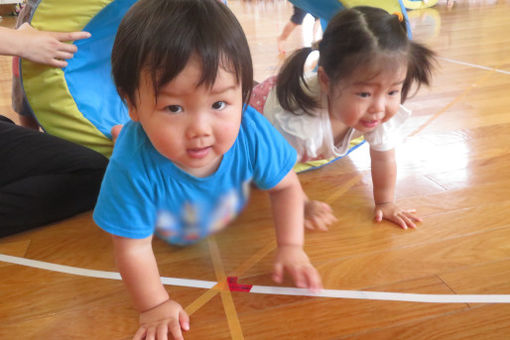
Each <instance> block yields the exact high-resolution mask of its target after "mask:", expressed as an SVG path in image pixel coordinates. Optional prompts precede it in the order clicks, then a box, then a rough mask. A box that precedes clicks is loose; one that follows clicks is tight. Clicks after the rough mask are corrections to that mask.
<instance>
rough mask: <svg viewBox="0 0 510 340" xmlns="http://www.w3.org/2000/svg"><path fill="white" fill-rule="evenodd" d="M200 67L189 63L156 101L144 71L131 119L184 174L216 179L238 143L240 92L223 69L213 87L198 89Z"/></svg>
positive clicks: (200, 65) (130, 111)
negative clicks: (224, 159)
mask: <svg viewBox="0 0 510 340" xmlns="http://www.w3.org/2000/svg"><path fill="white" fill-rule="evenodd" d="M201 75H202V64H201V62H200V60H199V59H198V58H196V57H194V58H190V60H189V61H188V64H187V65H186V67H185V68H184V69H183V70H182V71H181V73H179V74H178V75H177V77H175V78H174V79H172V81H170V82H169V83H168V84H166V85H164V86H163V87H162V88H161V89H160V91H159V94H158V98H157V102H156V98H155V96H154V88H153V85H152V79H151V78H150V76H149V74H147V72H142V76H141V80H140V87H139V89H138V92H137V94H136V98H137V102H136V107H135V106H134V105H131V104H129V103H128V108H129V114H130V117H131V119H133V120H134V121H139V122H140V123H141V124H142V126H143V129H144V131H145V133H146V134H147V136H148V137H149V139H150V141H151V143H152V145H153V146H154V147H155V148H156V150H158V152H159V153H161V154H162V155H163V156H165V157H166V158H168V159H170V160H171V161H172V162H174V164H176V165H177V166H178V167H180V168H181V169H182V170H184V171H186V172H188V173H190V174H191V175H194V176H197V177H204V176H208V175H210V174H212V173H213V172H214V171H216V169H217V168H218V166H219V164H220V162H221V159H222V156H223V154H225V153H226V152H227V151H228V150H229V149H230V147H231V146H232V145H233V144H234V141H235V140H236V138H237V134H238V132H239V126H240V124H241V112H242V106H243V103H242V90H241V85H240V84H238V83H237V82H236V79H235V76H234V75H233V74H232V73H229V72H226V71H225V70H223V69H222V68H220V69H219V70H218V75H217V77H216V81H215V83H214V85H213V86H212V87H211V88H209V87H207V86H205V85H201V86H200V87H196V84H197V83H198V81H199V80H200V78H201Z"/></svg>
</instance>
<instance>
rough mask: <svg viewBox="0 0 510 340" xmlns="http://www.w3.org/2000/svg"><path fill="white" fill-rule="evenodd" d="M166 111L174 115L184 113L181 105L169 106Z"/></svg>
mask: <svg viewBox="0 0 510 340" xmlns="http://www.w3.org/2000/svg"><path fill="white" fill-rule="evenodd" d="M166 110H167V111H170V112H172V113H179V112H182V111H183V110H182V106H180V105H168V106H167V107H166Z"/></svg>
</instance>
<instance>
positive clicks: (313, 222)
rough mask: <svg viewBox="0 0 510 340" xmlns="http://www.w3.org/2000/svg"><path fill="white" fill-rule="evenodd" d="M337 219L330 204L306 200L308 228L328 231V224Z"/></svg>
mask: <svg viewBox="0 0 510 340" xmlns="http://www.w3.org/2000/svg"><path fill="white" fill-rule="evenodd" d="M336 221H337V219H336V217H335V216H334V215H333V211H332V210H331V207H330V206H329V204H327V203H324V202H319V201H312V200H308V201H306V203H305V227H306V228H307V229H311V230H314V229H317V230H321V231H327V230H328V225H330V224H332V223H333V222H336Z"/></svg>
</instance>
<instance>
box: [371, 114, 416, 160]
mask: <svg viewBox="0 0 510 340" xmlns="http://www.w3.org/2000/svg"><path fill="white" fill-rule="evenodd" d="M410 116H411V110H409V109H407V108H405V107H404V106H402V105H400V109H399V110H398V112H397V113H396V114H395V116H393V117H392V118H391V119H390V120H388V121H387V122H385V123H383V124H381V125H380V126H378V127H377V128H376V129H375V130H374V131H371V132H369V133H366V134H365V140H366V141H367V142H368V144H370V148H371V149H372V150H375V151H388V150H391V149H394V148H395V147H396V146H397V145H398V144H399V143H400V142H401V141H402V140H403V139H404V137H405V136H404V135H403V127H404V124H405V122H406V121H407V120H408V118H409V117H410Z"/></svg>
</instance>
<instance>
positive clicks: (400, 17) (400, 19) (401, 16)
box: [393, 12, 404, 22]
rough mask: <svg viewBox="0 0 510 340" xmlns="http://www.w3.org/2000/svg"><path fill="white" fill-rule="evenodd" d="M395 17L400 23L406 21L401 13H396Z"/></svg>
mask: <svg viewBox="0 0 510 340" xmlns="http://www.w3.org/2000/svg"><path fill="white" fill-rule="evenodd" d="M393 15H396V16H397V18H398V21H400V22H402V21H404V16H403V15H402V13H401V12H395V13H393Z"/></svg>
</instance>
